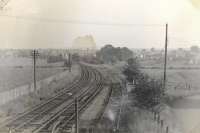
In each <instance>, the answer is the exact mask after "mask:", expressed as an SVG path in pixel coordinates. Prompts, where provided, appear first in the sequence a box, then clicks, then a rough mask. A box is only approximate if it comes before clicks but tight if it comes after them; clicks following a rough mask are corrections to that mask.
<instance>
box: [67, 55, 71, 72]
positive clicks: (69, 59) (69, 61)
mask: <svg viewBox="0 0 200 133" xmlns="http://www.w3.org/2000/svg"><path fill="white" fill-rule="evenodd" d="M68 56H69V57H68V63H69V72H71V67H72V63H71V54H70V53H69V55H68Z"/></svg>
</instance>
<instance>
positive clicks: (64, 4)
mask: <svg viewBox="0 0 200 133" xmlns="http://www.w3.org/2000/svg"><path fill="white" fill-rule="evenodd" d="M166 22H168V24H169V47H170V48H178V47H190V46H191V45H199V46H200V0H57V1H56V0H10V2H9V3H8V5H7V6H6V7H5V9H4V11H3V12H1V13H0V41H1V44H0V46H1V47H2V48H67V47H70V46H71V45H72V41H73V39H75V38H76V37H78V36H84V35H92V36H93V37H94V39H95V41H96V44H97V46H98V47H101V46H103V45H105V44H113V45H115V46H127V47H130V48H151V47H155V48H162V47H163V46H164V36H165V27H164V26H165V23H166ZM126 24H127V25H126Z"/></svg>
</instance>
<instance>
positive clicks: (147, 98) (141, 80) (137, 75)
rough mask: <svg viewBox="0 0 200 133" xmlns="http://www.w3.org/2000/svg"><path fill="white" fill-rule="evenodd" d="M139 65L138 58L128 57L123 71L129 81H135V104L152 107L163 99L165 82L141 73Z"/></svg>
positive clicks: (145, 107)
mask: <svg viewBox="0 0 200 133" xmlns="http://www.w3.org/2000/svg"><path fill="white" fill-rule="evenodd" d="M138 66H139V63H138V61H137V59H134V58H131V59H128V60H127V65H126V66H125V68H124V71H123V73H124V75H125V76H126V78H127V81H128V82H133V81H134V83H135V84H134V85H135V89H134V90H133V91H132V94H133V95H134V96H135V97H134V100H135V102H134V103H135V105H137V106H138V107H140V108H144V109H152V108H154V107H155V106H156V105H159V104H160V102H161V101H162V96H163V95H162V94H163V84H162V81H161V80H156V79H153V78H150V77H149V76H148V75H145V74H143V73H141V72H140V71H139V69H138Z"/></svg>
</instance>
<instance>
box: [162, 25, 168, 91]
mask: <svg viewBox="0 0 200 133" xmlns="http://www.w3.org/2000/svg"><path fill="white" fill-rule="evenodd" d="M167 46H168V24H166V27H165V62H164V90H163V93H164V91H165V89H166V69H167Z"/></svg>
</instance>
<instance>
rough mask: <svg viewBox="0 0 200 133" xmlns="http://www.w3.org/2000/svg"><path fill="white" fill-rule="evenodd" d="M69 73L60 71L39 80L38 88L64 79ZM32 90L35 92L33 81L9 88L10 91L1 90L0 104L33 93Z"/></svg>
mask: <svg viewBox="0 0 200 133" xmlns="http://www.w3.org/2000/svg"><path fill="white" fill-rule="evenodd" d="M67 73H68V72H67V71H65V72H62V73H59V74H57V75H54V76H51V77H48V78H46V79H43V80H40V81H37V88H36V90H40V89H43V86H44V85H49V84H51V82H55V81H58V80H60V79H63V78H64V77H65V76H66V75H67ZM31 92H34V84H33V83H30V84H27V85H23V86H20V87H17V88H14V89H11V90H8V91H4V92H1V93H0V98H1V100H0V105H3V104H6V103H8V102H10V101H13V100H15V99H17V98H19V97H21V96H23V95H27V94H29V93H31Z"/></svg>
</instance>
